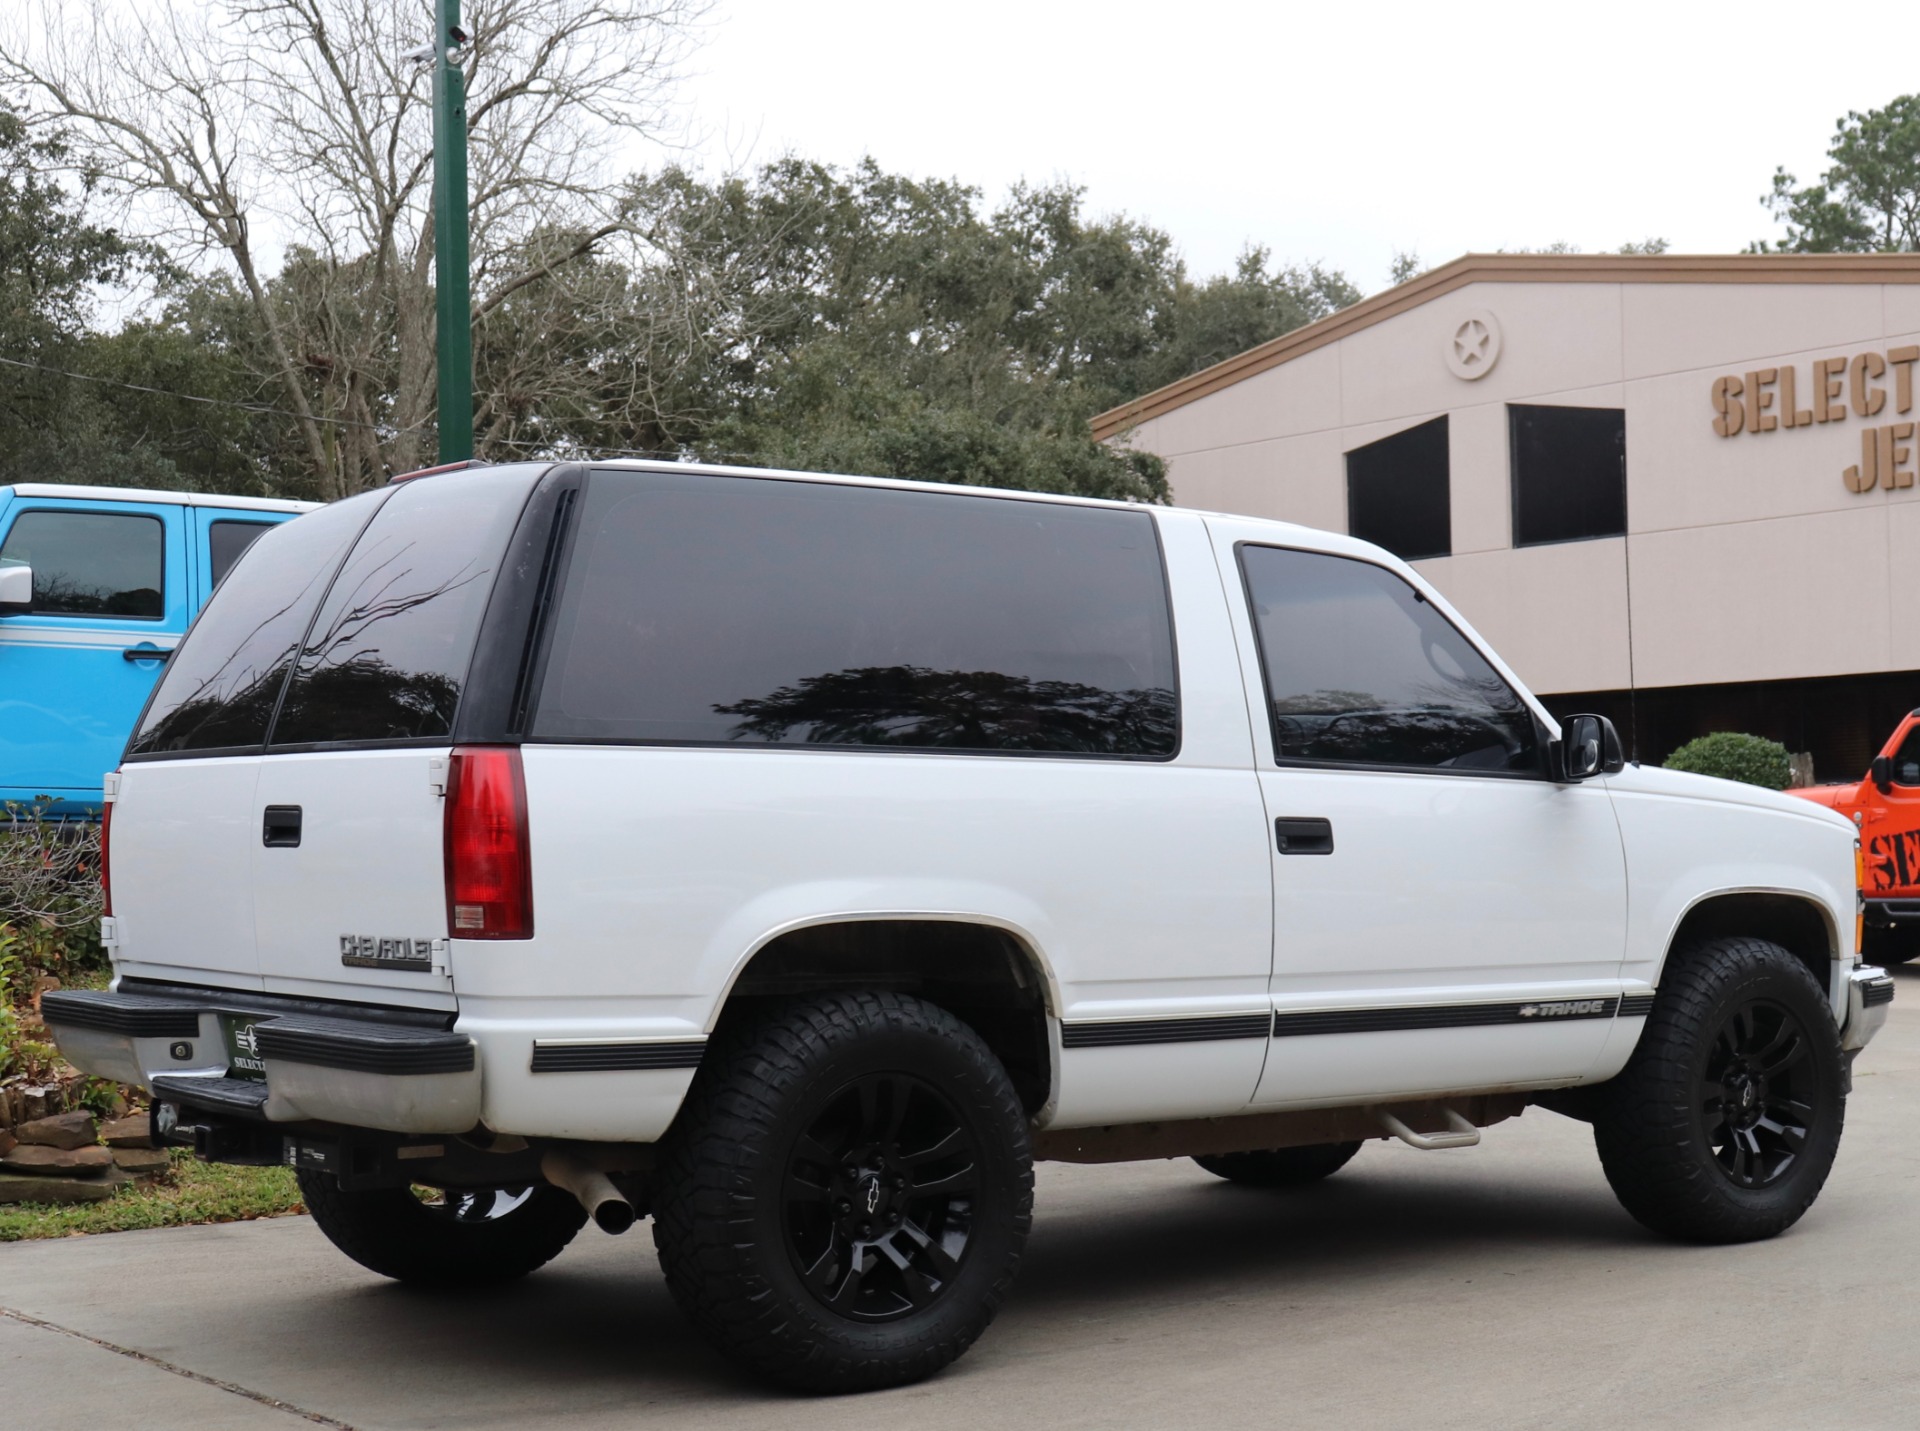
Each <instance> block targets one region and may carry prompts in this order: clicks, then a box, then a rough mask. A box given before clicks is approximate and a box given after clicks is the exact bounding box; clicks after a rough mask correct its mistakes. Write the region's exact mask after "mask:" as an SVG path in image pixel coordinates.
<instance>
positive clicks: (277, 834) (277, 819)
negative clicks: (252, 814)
mask: <svg viewBox="0 0 1920 1431" xmlns="http://www.w3.org/2000/svg"><path fill="white" fill-rule="evenodd" d="M260 843H261V844H263V845H266V846H267V847H269V848H277V849H288V850H290V849H296V848H298V847H299V844H300V807H299V806H298V805H269V806H267V813H266V816H265V817H264V818H263V819H262V820H261V821H260Z"/></svg>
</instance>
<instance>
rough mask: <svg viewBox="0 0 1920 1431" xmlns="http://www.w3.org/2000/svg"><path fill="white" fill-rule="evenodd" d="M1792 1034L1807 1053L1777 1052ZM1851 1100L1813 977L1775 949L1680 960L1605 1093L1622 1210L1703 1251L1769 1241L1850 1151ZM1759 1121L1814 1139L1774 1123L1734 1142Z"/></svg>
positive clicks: (1596, 1129)
mask: <svg viewBox="0 0 1920 1431" xmlns="http://www.w3.org/2000/svg"><path fill="white" fill-rule="evenodd" d="M1743 1014H1744V1015H1745V1016H1746V1018H1747V1022H1746V1023H1741V1022H1738V1021H1739V1020H1740V1019H1741V1018H1742V1017H1743ZM1787 1021H1790V1022H1791V1023H1792V1024H1793V1025H1794V1029H1793V1031H1792V1038H1793V1039H1795V1040H1800V1041H1803V1046H1800V1045H1799V1044H1796V1043H1793V1042H1788V1043H1786V1044H1782V1045H1780V1046H1779V1047H1777V1048H1776V1049H1775V1050H1774V1051H1773V1052H1768V1050H1767V1049H1766V1048H1765V1047H1763V1045H1766V1044H1767V1043H1768V1041H1769V1040H1771V1039H1777V1038H1784V1037H1787V1035H1786V1034H1785V1033H1781V1032H1778V1030H1785V1029H1786V1027H1787ZM1749 1030H1751V1032H1749ZM1770 1030H1774V1031H1773V1032H1770ZM1742 1049H1746V1050H1747V1051H1748V1052H1747V1053H1746V1054H1743V1053H1742V1052H1741V1050H1742ZM1749 1055H1752V1056H1749ZM1768 1067H1772V1068H1773V1069H1774V1070H1775V1071H1774V1072H1773V1073H1771V1074H1769V1073H1766V1072H1765V1070H1766V1069H1767V1068H1768ZM1845 1086H1846V1077H1845V1063H1844V1060H1843V1056H1842V1054H1841V1052H1840V1038H1839V1031H1838V1029H1837V1028H1836V1027H1835V1025H1834V1019H1833V1013H1832V1010H1831V1008H1830V1007H1829V1005H1828V1003H1827V995H1826V991H1825V990H1823V989H1822V988H1821V987H1820V985H1819V984H1818V983H1817V982H1815V980H1814V978H1813V975H1812V974H1810V973H1809V972H1808V970H1807V968H1806V966H1805V965H1804V964H1802V963H1801V962H1800V961H1799V960H1798V959H1796V958H1795V957H1794V956H1793V955H1792V954H1790V953H1789V952H1788V951H1787V950H1785V949H1783V948H1781V947H1780V946H1779V945H1778V944H1773V943H1770V942H1768V941H1767V940H1764V939H1749V938H1724V939H1709V940H1704V941H1701V942H1700V943H1698V944H1695V945H1692V946H1690V947H1688V948H1685V949H1681V950H1677V951H1675V954H1674V956H1673V958H1672V959H1671V960H1670V961H1669V963H1668V967H1667V970H1666V972H1665V973H1664V974H1663V975H1662V978H1661V986H1660V991H1659V994H1658V995H1657V996H1656V997H1655V999H1654V1005H1653V1011H1652V1013H1651V1014H1649V1015H1648V1017H1647V1023H1646V1027H1645V1029H1644V1031H1643V1032H1642V1033H1641V1035H1640V1042H1639V1044H1638V1046H1637V1047H1636V1048H1635V1049H1634V1052H1633V1056H1632V1058H1631V1059H1629V1060H1628V1063H1627V1066H1626V1068H1625V1070H1623V1071H1622V1072H1621V1073H1620V1075H1619V1076H1618V1077H1617V1078H1615V1079H1613V1080H1611V1081H1610V1082H1609V1083H1606V1084H1603V1085H1601V1086H1600V1087H1599V1088H1598V1089H1596V1090H1595V1093H1596V1095H1597V1096H1596V1097H1595V1099H1594V1105H1593V1106H1594V1114H1595V1116H1594V1119H1593V1141H1594V1145H1595V1146H1596V1147H1597V1148H1598V1150H1599V1153H1600V1165H1601V1167H1602V1168H1604V1169H1605V1171H1606V1175H1607V1181H1608V1183H1610V1184H1611V1185H1612V1187H1613V1191H1614V1194H1615V1196H1617V1197H1618V1198H1619V1199H1620V1202H1621V1204H1622V1205H1623V1206H1624V1207H1625V1208H1626V1210H1627V1211H1628V1212H1629V1213H1631V1214H1632V1215H1633V1216H1634V1217H1635V1218H1636V1219H1637V1220H1638V1221H1639V1222H1641V1223H1642V1224H1643V1225H1645V1226H1647V1227H1649V1228H1651V1229H1653V1230H1654V1231H1655V1232H1660V1233H1664V1234H1666V1235H1667V1236H1670V1237H1678V1238H1685V1239H1688V1240H1690V1241H1696V1242H1752V1241H1757V1240H1758V1239H1761V1238H1766V1237H1773V1236H1775V1235H1776V1234H1778V1233H1780V1232H1783V1231H1785V1230H1786V1229H1787V1228H1789V1227H1791V1226H1792V1225H1793V1224H1794V1223H1795V1222H1797V1221H1798V1220H1799V1218H1800V1216H1801V1214H1802V1213H1804V1212H1805V1211H1806V1210H1807V1209H1808V1208H1809V1207H1810V1206H1812V1204H1813V1200H1814V1199H1815V1198H1816V1197H1818V1196H1819V1194H1820V1189H1821V1187H1822V1186H1823V1185H1824V1184H1825V1182H1826V1180H1827V1173H1828V1171H1829V1170H1830V1169H1831V1168H1832V1167H1833V1159H1834V1155H1835V1153H1836V1152H1837V1151H1838V1150H1839V1146H1840V1130H1841V1124H1842V1122H1843V1120H1844V1118H1845V1116H1846V1095H1845V1093H1844V1092H1843V1091H1842V1090H1843V1089H1844V1088H1845ZM1748 1089H1751V1090H1752V1092H1750V1093H1749V1092H1747V1091H1746V1090H1748ZM1736 1090H1738V1091H1736ZM1754 1117H1760V1118H1762V1119H1768V1120H1772V1121H1773V1124H1774V1125H1776V1126H1777V1125H1780V1124H1790V1125H1797V1126H1799V1127H1800V1128H1802V1129H1803V1133H1802V1135H1801V1136H1800V1137H1798V1138H1797V1139H1796V1138H1793V1137H1789V1136H1786V1135H1783V1134H1781V1133H1779V1132H1776V1131H1774V1128H1773V1127H1771V1126H1768V1125H1767V1124H1766V1123H1764V1122H1763V1123H1754V1124H1750V1125H1747V1127H1748V1132H1747V1134H1744V1135H1743V1134H1736V1133H1735V1132H1734V1131H1733V1130H1735V1129H1736V1128H1738V1127H1740V1126H1742V1124H1743V1122H1744V1120H1746V1119H1750V1118H1754ZM1749 1136H1750V1137H1751V1139H1752V1143H1751V1146H1752V1148H1753V1149H1754V1151H1752V1152H1750V1151H1749V1143H1748V1141H1747V1138H1748V1137H1749ZM1782 1157H1785V1158H1786V1161H1785V1162H1778V1160H1779V1159H1781V1158H1782ZM1775 1163H1778V1167H1777V1170H1776V1171H1773V1172H1768V1171H1767V1170H1768V1168H1769V1167H1770V1166H1771V1165H1773V1164H1775ZM1740 1168H1744V1169H1745V1172H1744V1173H1742V1172H1740V1171H1738V1169H1740ZM1743 1178H1744V1181H1743Z"/></svg>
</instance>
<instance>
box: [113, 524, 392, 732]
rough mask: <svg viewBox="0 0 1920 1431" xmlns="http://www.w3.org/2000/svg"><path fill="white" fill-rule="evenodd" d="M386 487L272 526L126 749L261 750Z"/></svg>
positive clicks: (174, 665) (188, 643)
mask: <svg viewBox="0 0 1920 1431" xmlns="http://www.w3.org/2000/svg"><path fill="white" fill-rule="evenodd" d="M387 496H388V494H387V493H386V492H385V491H378V492H369V493H367V494H365V495H364V496H360V497H353V498H349V499H348V500H347V501H344V502H336V503H334V504H333V505H332V506H331V507H322V508H321V509H320V510H319V511H317V512H309V513H308V514H307V515H306V516H304V517H297V518H295V519H294V520H293V521H290V522H286V523H283V524H281V525H280V526H277V527H274V528H273V529H272V530H271V531H269V532H268V533H267V534H266V535H265V536H263V537H261V538H260V540H259V543H258V546H259V551H258V553H257V555H256V556H255V558H254V560H252V561H249V562H242V563H241V564H240V565H239V566H237V567H235V568H234V570H233V573H232V580H230V581H225V582H222V583H221V584H220V589H219V590H218V591H216V592H214V594H213V597H212V599H211V600H210V601H208V602H207V605H206V608H205V609H204V610H203V611H201V613H200V618H199V620H197V621H195V622H194V623H193V629H192V630H191V631H189V632H188V633H187V639H186V640H185V641H183V642H181V643H180V648H179V649H178V650H177V651H175V652H174V653H173V656H172V658H171V659H170V660H169V661H168V662H167V666H166V671H165V673H164V674H163V675H162V676H161V677H160V684H159V686H158V687H157V688H156V689H155V691H154V693H153V699H152V700H151V701H149V702H148V703H147V710H146V714H145V715H144V716H143V717H142V718H141V721H140V728H139V729H138V730H137V731H136V732H135V733H134V737H133V740H132V741H131V742H130V743H129V744H128V746H127V754H128V755H130V756H138V755H162V754H167V753H169V752H174V751H184V750H204V751H215V750H234V749H257V748H258V747H259V746H260V744H261V742H262V741H264V740H265V739H266V736H267V722H268V721H269V720H271V719H272V718H273V707H274V703H275V702H276V701H277V700H278V699H279V697H280V689H281V686H282V685H283V684H284V683H285V680H286V675H287V671H288V669H289V668H290V667H291V666H292V665H293V656H294V653H295V652H296V651H297V650H298V649H299V647H300V638H301V636H302V635H304V634H305V632H306V629H307V623H308V622H309V621H311V620H312V619H313V611H314V608H315V607H316V606H318V605H319V604H320V597H321V594H322V593H324V592H325V591H326V589H327V582H328V581H329V580H330V579H331V578H332V576H333V572H334V568H335V567H337V566H339V564H340V559H341V557H343V556H345V555H346V551H347V548H348V546H349V545H351V544H352V542H353V539H354V537H356V536H357V535H359V532H360V528H361V527H363V526H364V525H366V521H367V519H368V518H369V517H371V516H372V515H373V513H374V512H375V511H376V510H377V509H378V508H379V506H380V503H381V502H383V501H384V500H386V498H387Z"/></svg>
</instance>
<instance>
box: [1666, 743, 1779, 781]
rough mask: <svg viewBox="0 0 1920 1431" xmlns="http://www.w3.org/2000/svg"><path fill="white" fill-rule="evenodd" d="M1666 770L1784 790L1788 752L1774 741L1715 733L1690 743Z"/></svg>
mask: <svg viewBox="0 0 1920 1431" xmlns="http://www.w3.org/2000/svg"><path fill="white" fill-rule="evenodd" d="M1666 766H1667V769H1669V770H1690V771H1692V772H1693V773H1694V774H1695V775H1717V776H1718V777H1719V778H1720V779H1722V780H1742V781H1745V782H1746V783H1747V784H1749V785H1758V786H1760V787H1761V788H1762V789H1763V790H1785V789H1786V788H1787V778H1788V773H1789V772H1788V766H1787V748H1786V747H1785V746H1784V745H1782V744H1780V742H1779V741H1777V740H1767V739H1765V738H1763V737H1761V736H1757V735H1741V734H1740V733H1739V732H1737V731H1731V730H1717V731H1715V732H1714V733H1713V734H1712V735H1703V736H1701V737H1699V738H1698V739H1697V740H1690V741H1688V742H1687V743H1686V744H1685V745H1683V746H1681V747H1680V748H1679V749H1678V750H1676V751H1674V753H1673V754H1672V755H1669V756H1668V757H1667V761H1666Z"/></svg>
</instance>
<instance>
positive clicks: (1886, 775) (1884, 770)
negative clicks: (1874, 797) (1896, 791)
mask: <svg viewBox="0 0 1920 1431" xmlns="http://www.w3.org/2000/svg"><path fill="white" fill-rule="evenodd" d="M1867 778H1868V779H1870V780H1871V781H1873V788H1874V789H1876V790H1878V791H1879V792H1880V793H1881V794H1882V795H1885V794H1886V793H1887V792H1888V791H1890V790H1892V789H1893V762H1892V761H1891V760H1889V759H1887V757H1886V756H1884V755H1876V756H1874V757H1873V764H1871V765H1869V766H1868V767H1867Z"/></svg>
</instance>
